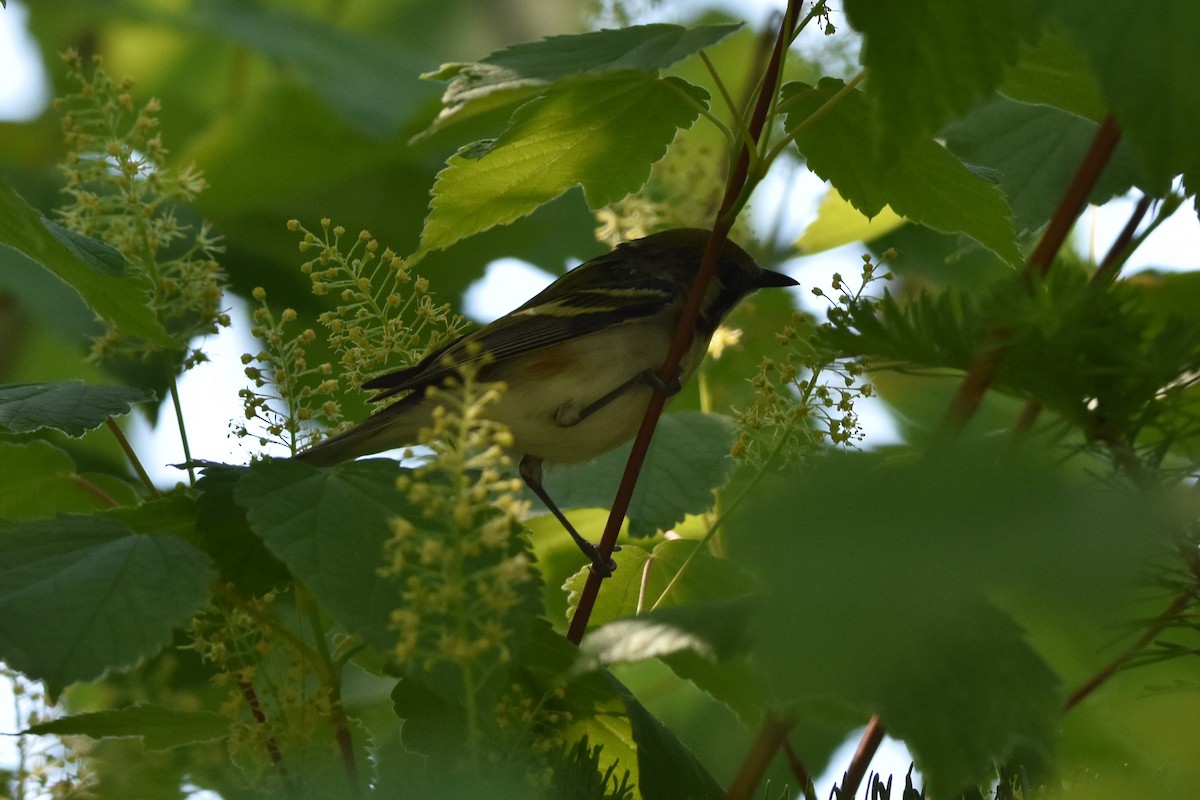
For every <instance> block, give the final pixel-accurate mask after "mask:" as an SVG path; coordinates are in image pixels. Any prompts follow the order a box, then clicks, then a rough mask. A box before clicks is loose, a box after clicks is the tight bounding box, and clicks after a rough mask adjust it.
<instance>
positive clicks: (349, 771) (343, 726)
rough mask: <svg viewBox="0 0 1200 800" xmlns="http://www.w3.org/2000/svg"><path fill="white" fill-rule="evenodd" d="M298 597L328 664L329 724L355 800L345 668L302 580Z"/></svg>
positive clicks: (354, 763) (356, 788)
mask: <svg viewBox="0 0 1200 800" xmlns="http://www.w3.org/2000/svg"><path fill="white" fill-rule="evenodd" d="M295 587H296V599H297V600H298V601H299V603H300V607H301V608H302V609H303V611H304V615H305V616H306V617H308V624H309V625H310V626H311V627H312V633H313V643H314V644H315V645H316V650H317V654H318V655H319V656H320V658H321V661H322V662H323V663H324V665H325V676H326V678H325V681H324V683H325V687H326V688H327V689H328V690H329V724H330V725H331V726H332V727H333V735H334V738H335V739H336V740H337V744H338V752H339V753H340V754H341V757H342V766H343V767H344V769H345V771H346V782H347V783H348V784H349V785H350V795H349V796H350V797H351V798H352V800H353V799H354V798H358V797H360V796H361V793H360V791H359V786H358V762H357V760H356V759H355V757H354V741H353V739H352V738H351V736H350V722H349V720H348V719H347V717H346V709H345V707H344V706H343V705H342V692H341V671H340V668H339V666H338V665H337V664H335V663H334V660H333V659H332V658H331V657H330V655H329V645H328V644H327V643H326V641H325V626H324V625H322V624H321V611H320V609H318V608H317V602H316V600H315V599H313V596H312V594H311V593H310V592H309V591H308V588H307V587H305V586H304V585H302V584H301V583H300V582H299V581H297V582H296V583H295Z"/></svg>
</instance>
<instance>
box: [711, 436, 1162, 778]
mask: <svg viewBox="0 0 1200 800" xmlns="http://www.w3.org/2000/svg"><path fill="white" fill-rule="evenodd" d="M765 486H766V487H768V488H766V490H765V491H764V493H763V494H762V496H760V497H757V498H755V499H754V502H750V503H746V504H745V505H744V506H743V507H742V508H743V512H742V513H739V514H738V515H737V518H735V519H734V520H731V524H730V528H729V542H730V547H731V550H732V551H733V555H734V557H735V558H737V559H738V560H739V561H740V563H744V564H745V565H746V566H747V568H749V569H751V570H752V571H753V572H755V573H756V574H757V575H758V577H759V578H760V579H761V581H762V582H763V585H764V586H765V587H766V588H765V590H764V593H763V596H762V602H761V606H760V611H759V614H758V619H757V622H756V623H755V625H754V626H753V627H754V635H755V641H756V649H755V651H754V654H755V663H756V665H757V666H759V667H760V668H761V669H762V671H763V672H764V674H765V675H766V676H767V677H768V678H769V679H770V680H771V682H772V685H773V686H774V691H775V692H776V694H777V696H778V697H779V698H780V699H781V700H786V699H789V698H796V699H799V700H802V701H804V702H805V703H810V702H812V701H813V700H815V699H824V700H825V701H828V700H836V701H837V702H838V703H840V704H842V706H843V707H844V708H845V709H846V710H847V711H858V712H859V713H870V712H878V713H879V714H880V715H881V717H882V718H883V721H884V724H885V725H886V727H887V729H888V730H889V731H893V732H894V733H895V734H896V735H897V736H899V737H901V738H903V739H904V740H905V741H906V742H907V743H908V745H909V746H910V747H911V748H912V750H913V752H914V754H915V755H916V757H917V763H918V767H919V768H920V769H921V770H922V772H923V773H924V775H925V776H926V778H927V779H928V781H929V788H930V793H931V795H932V796H939V797H948V796H952V795H953V794H954V791H955V790H957V789H958V788H960V787H962V786H963V785H964V784H966V783H968V782H970V781H974V780H977V779H981V778H983V776H984V775H986V774H987V773H988V772H990V770H991V768H992V764H993V763H994V762H995V761H1003V760H1004V759H1005V758H1007V757H1008V756H1011V755H1015V754H1017V753H1018V752H1026V751H1033V752H1040V753H1042V754H1044V753H1045V752H1048V751H1049V750H1050V748H1051V744H1052V741H1053V733H1054V729H1055V727H1056V726H1057V725H1058V722H1059V715H1060V711H1059V703H1060V697H1059V688H1058V682H1057V678H1056V676H1055V673H1054V671H1053V670H1052V669H1051V668H1050V667H1049V666H1048V665H1047V663H1046V661H1045V658H1044V656H1043V655H1041V654H1040V653H1039V652H1037V651H1035V650H1034V649H1033V648H1032V647H1031V646H1030V645H1029V643H1028V642H1027V641H1026V640H1025V638H1024V636H1023V634H1022V632H1021V629H1020V628H1019V627H1018V625H1017V624H1016V623H1014V622H1013V621H1012V620H1011V619H1010V618H1008V617H1007V616H1006V615H1005V614H1004V613H1002V612H1001V611H999V610H997V609H996V608H995V607H994V606H993V605H991V604H990V603H989V601H988V600H987V599H986V598H987V597H988V596H991V597H993V598H997V599H1000V601H1001V602H1004V600H1003V599H1005V598H1026V597H1028V598H1037V599H1036V600H1034V601H1033V602H1035V603H1037V604H1038V605H1047V604H1048V605H1050V606H1051V607H1054V608H1059V609H1063V610H1064V611H1065V609H1068V608H1069V609H1076V610H1077V611H1075V612H1074V614H1073V621H1074V622H1075V623H1076V626H1077V630H1076V631H1074V632H1072V633H1071V634H1069V635H1075V636H1083V637H1084V639H1085V640H1086V641H1089V642H1094V641H1095V636H1096V633H1097V630H1100V629H1106V628H1107V626H1109V625H1110V624H1111V620H1112V618H1113V617H1112V615H1113V614H1119V613H1120V612H1119V611H1118V609H1119V608H1124V607H1125V606H1124V603H1125V602H1126V601H1127V599H1128V598H1129V597H1130V593H1131V592H1132V591H1134V587H1136V586H1137V585H1138V584H1139V582H1140V580H1141V578H1142V570H1143V569H1144V567H1145V564H1146V563H1147V560H1148V559H1149V558H1152V557H1154V554H1155V552H1156V550H1157V547H1158V546H1159V545H1157V544H1156V542H1161V541H1163V536H1164V531H1165V529H1167V528H1168V527H1169V525H1170V523H1169V522H1164V521H1162V520H1160V519H1156V517H1158V516H1160V515H1161V510H1160V511H1155V510H1153V509H1152V508H1151V507H1149V506H1147V505H1143V504H1139V503H1137V502H1134V501H1133V500H1131V499H1130V498H1128V497H1126V496H1123V493H1122V492H1120V491H1117V490H1113V491H1108V490H1104V489H1101V488H1100V487H1099V486H1097V485H1094V484H1093V485H1083V486H1078V485H1073V484H1072V483H1071V482H1070V481H1068V480H1067V479H1066V478H1065V477H1064V476H1061V475H1059V474H1057V472H1056V471H1055V469H1054V468H1053V467H1052V466H1050V465H1047V464H1039V463H1037V462H1035V461H1033V460H1031V459H1028V458H1022V457H1021V456H1020V455H1018V454H1014V453H1013V452H1012V451H1006V450H1002V449H1000V448H998V447H991V446H986V445H984V444H983V443H981V442H971V443H969V444H965V445H964V446H963V447H961V448H944V449H943V450H942V451H939V452H937V453H936V454H935V456H934V457H931V458H926V459H922V460H920V461H904V460H892V459H889V458H888V457H886V456H883V455H879V454H856V455H852V456H836V457H832V458H828V459H825V460H823V461H822V462H821V463H819V464H817V465H815V466H814V467H813V468H811V469H809V470H806V471H804V472H803V473H801V472H799V471H795V472H793V473H791V474H788V475H782V476H779V477H778V478H776V479H768V481H767V482H766V484H765ZM796 509H803V513H801V514H798V513H796ZM981 595H982V597H981ZM1085 609H1086V613H1085V611H1084V610H1085ZM1082 619H1086V620H1087V624H1083V623H1082V622H1081V620H1082ZM1088 626H1094V629H1092V630H1087V631H1086V632H1085V629H1086V628H1087V627H1088ZM797 631H803V635H801V636H797V635H796V632H797ZM1104 660H1107V659H1106V658H1104V657H1103V656H1096V666H1097V667H1099V665H1100V664H1101V663H1102V662H1103V661H1104Z"/></svg>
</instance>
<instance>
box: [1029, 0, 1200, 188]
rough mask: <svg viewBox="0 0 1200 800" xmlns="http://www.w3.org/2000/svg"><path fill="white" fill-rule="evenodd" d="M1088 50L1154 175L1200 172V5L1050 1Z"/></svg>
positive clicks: (1161, 178) (1171, 0)
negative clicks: (1133, 6)
mask: <svg viewBox="0 0 1200 800" xmlns="http://www.w3.org/2000/svg"><path fill="white" fill-rule="evenodd" d="M1050 8H1051V9H1052V10H1051V12H1050V13H1052V14H1055V15H1057V18H1058V19H1059V21H1061V22H1062V24H1063V27H1064V28H1065V29H1066V31H1067V34H1068V35H1069V36H1070V37H1071V38H1072V39H1073V40H1074V41H1075V43H1076V44H1077V45H1078V46H1079V49H1080V50H1081V51H1083V53H1084V55H1085V57H1086V58H1087V60H1088V62H1089V63H1090V64H1091V67H1092V70H1093V72H1094V73H1095V75H1096V78H1097V80H1098V81H1099V83H1100V88H1101V90H1102V91H1103V92H1104V97H1105V99H1106V100H1107V101H1108V104H1109V106H1110V107H1111V108H1112V110H1113V112H1114V113H1115V114H1116V116H1117V120H1118V121H1119V122H1120V123H1121V129H1122V131H1123V132H1124V133H1125V134H1126V135H1128V137H1129V138H1130V140H1131V141H1132V142H1133V143H1134V145H1135V146H1136V148H1137V151H1138V155H1139V156H1141V159H1142V162H1143V163H1144V164H1145V166H1146V169H1147V170H1148V172H1149V173H1150V177H1151V178H1152V179H1153V180H1155V181H1157V182H1160V183H1163V184H1165V183H1166V182H1167V181H1169V180H1170V179H1171V178H1173V177H1174V176H1176V175H1179V174H1181V173H1183V174H1189V175H1193V176H1195V175H1197V174H1200V148H1197V147H1196V131H1197V130H1200V83H1198V82H1197V81H1196V80H1195V76H1196V75H1197V74H1200V48H1197V47H1196V31H1200V3H1193V2H1190V1H1189V0H1155V2H1148V3H1140V4H1139V5H1138V7H1137V13H1136V14H1130V13H1128V10H1129V8H1128V6H1127V5H1125V4H1123V3H1121V2H1119V1H1118V0H1101V2H1095V0H1063V1H1062V2H1059V3H1053V4H1050Z"/></svg>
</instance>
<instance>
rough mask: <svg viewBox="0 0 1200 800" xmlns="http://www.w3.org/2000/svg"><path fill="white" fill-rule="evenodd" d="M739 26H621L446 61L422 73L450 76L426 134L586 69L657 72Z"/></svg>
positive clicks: (434, 76)
mask: <svg viewBox="0 0 1200 800" xmlns="http://www.w3.org/2000/svg"><path fill="white" fill-rule="evenodd" d="M740 27H742V26H741V24H740V23H737V24H723V25H699V26H696V27H695V28H684V27H681V26H679V25H666V24H661V23H657V24H653V25H634V26H631V27H628V28H618V29H616V30H601V31H590V32H588V33H581V34H576V35H572V36H550V37H547V38H545V39H543V40H542V41H540V42H526V43H523V44H517V45H512V46H511V47H506V48H504V49H503V50H497V51H496V52H494V53H492V54H491V55H489V56H487V57H485V58H484V59H482V60H481V61H479V62H476V63H466V64H464V63H456V64H443V65H442V68H441V69H439V70H438V71H436V72H431V73H429V74H427V75H424V76H422V77H425V78H430V79H433V80H448V81H450V83H449V85H448V86H447V87H446V92H445V94H444V95H442V105H443V106H444V107H443V109H442V111H441V113H440V114H438V117H437V119H436V120H435V121H434V122H433V124H432V125H431V126H430V127H429V129H428V130H427V131H425V133H424V134H422V135H428V134H430V133H432V132H433V131H435V130H437V129H439V128H441V127H443V126H444V125H445V124H446V123H447V122H449V121H451V120H453V121H455V122H459V121H461V120H463V119H466V118H469V117H471V116H474V115H476V114H479V113H482V112H484V111H489V110H492V109H494V108H498V107H500V106H504V105H509V104H511V103H514V102H516V101H518V100H521V99H524V98H527V97H529V96H531V95H533V94H536V93H538V92H540V91H542V90H543V89H544V88H545V87H546V86H548V85H550V84H552V83H554V82H556V81H560V80H563V79H564V78H569V77H572V76H575V75H581V74H584V73H603V72H620V71H624V70H642V71H648V72H653V71H657V70H660V69H663V68H664V67H669V66H670V65H672V64H674V63H675V62H677V61H679V60H681V59H684V58H687V57H688V56H690V55H692V54H693V53H696V52H697V51H699V50H702V49H703V48H705V47H708V46H709V45H713V44H716V43H717V42H719V41H720V40H721V39H724V38H725V37H726V36H728V35H729V34H731V33H733V32H734V31H736V30H738V29H739V28H740Z"/></svg>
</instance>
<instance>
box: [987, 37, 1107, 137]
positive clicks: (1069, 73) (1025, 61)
mask: <svg viewBox="0 0 1200 800" xmlns="http://www.w3.org/2000/svg"><path fill="white" fill-rule="evenodd" d="M1000 92H1001V93H1002V94H1004V95H1005V96H1007V97H1011V98H1012V99H1013V100H1018V101H1020V102H1022V103H1035V104H1040V105H1048V106H1053V107H1055V108H1059V109H1062V110H1063V111H1066V112H1069V113H1071V114H1075V115H1077V116H1080V117H1083V118H1084V119H1090V120H1091V121H1092V122H1100V121H1101V120H1103V119H1104V117H1105V116H1106V115H1107V114H1108V104H1107V103H1105V102H1104V98H1103V97H1101V96H1100V87H1099V86H1097V85H1096V77H1095V75H1093V74H1092V71H1091V69H1090V68H1089V67H1088V64H1087V61H1086V59H1084V57H1083V54H1082V53H1080V52H1079V48H1077V47H1076V46H1075V45H1074V44H1073V43H1072V42H1071V40H1070V39H1068V38H1067V37H1066V36H1065V35H1063V33H1062V32H1061V31H1059V30H1057V29H1054V28H1051V29H1049V30H1046V31H1044V32H1043V33H1042V37H1041V38H1040V39H1039V40H1038V41H1037V43H1036V44H1029V43H1023V44H1022V45H1021V55H1020V57H1019V58H1018V59H1017V64H1016V66H1014V67H1013V68H1012V69H1011V70H1010V71H1009V73H1008V75H1006V76H1005V78H1004V83H1003V84H1001V86H1000Z"/></svg>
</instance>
